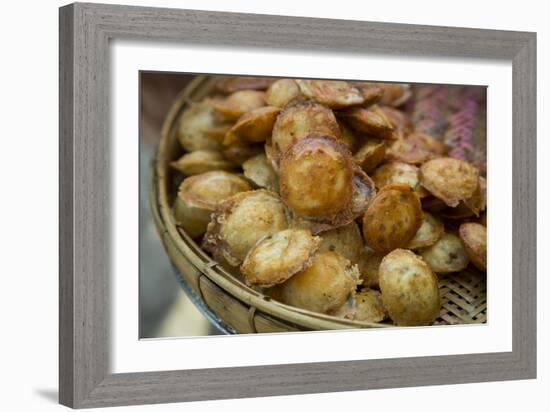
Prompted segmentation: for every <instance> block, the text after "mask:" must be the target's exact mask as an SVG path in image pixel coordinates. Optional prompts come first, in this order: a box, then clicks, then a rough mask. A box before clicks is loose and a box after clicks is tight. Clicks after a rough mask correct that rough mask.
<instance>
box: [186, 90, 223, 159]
mask: <svg viewBox="0 0 550 412" xmlns="http://www.w3.org/2000/svg"><path fill="white" fill-rule="evenodd" d="M217 125H218V120H217V119H216V116H215V113H214V110H213V109H212V100H210V99H205V100H203V101H202V102H200V103H193V104H191V106H190V107H189V108H188V109H187V110H185V112H184V113H183V115H182V116H181V120H180V124H179V127H178V131H177V138H178V141H179V143H180V145H181V147H183V148H184V149H185V150H186V151H188V152H192V151H195V150H219V149H220V148H221V143H220V142H218V141H216V140H214V139H211V138H210V137H208V136H207V135H206V134H205V133H204V129H208V128H212V127H215V126H217Z"/></svg>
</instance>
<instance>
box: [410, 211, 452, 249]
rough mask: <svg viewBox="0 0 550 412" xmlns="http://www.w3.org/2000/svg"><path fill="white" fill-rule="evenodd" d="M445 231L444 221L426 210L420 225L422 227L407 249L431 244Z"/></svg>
mask: <svg viewBox="0 0 550 412" xmlns="http://www.w3.org/2000/svg"><path fill="white" fill-rule="evenodd" d="M443 232H445V227H444V226H443V222H442V221H441V220H439V219H438V218H437V217H435V216H434V215H432V214H431V213H428V212H424V221H423V222H422V226H420V229H418V231H417V232H416V234H415V235H414V237H413V238H412V240H411V241H410V242H409V244H408V245H407V249H419V248H423V247H427V246H431V245H433V244H434V243H435V242H437V241H438V240H439V238H440V237H441V236H443Z"/></svg>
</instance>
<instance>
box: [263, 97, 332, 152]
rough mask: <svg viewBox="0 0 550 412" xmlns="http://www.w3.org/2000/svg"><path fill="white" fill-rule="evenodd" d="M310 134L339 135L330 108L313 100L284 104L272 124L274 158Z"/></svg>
mask: <svg viewBox="0 0 550 412" xmlns="http://www.w3.org/2000/svg"><path fill="white" fill-rule="evenodd" d="M311 135H317V136H325V135H326V136H333V137H335V138H339V137H340V127H339V125H338V122H337V121H336V118H335V117H334V114H333V113H332V110H330V109H328V108H327V107H325V106H323V105H320V104H318V103H314V102H300V103H297V104H292V105H288V106H286V107H285V108H284V110H283V111H282V112H281V113H279V116H277V120H276V121H275V125H274V126H273V134H272V137H271V145H272V147H273V158H274V160H275V161H277V162H278V161H279V157H280V156H281V155H282V154H284V152H285V151H286V150H287V149H288V148H289V147H290V146H291V145H292V144H294V143H295V142H297V141H298V140H300V139H303V138H304V137H307V136H311Z"/></svg>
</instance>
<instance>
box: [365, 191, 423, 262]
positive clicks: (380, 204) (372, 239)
mask: <svg viewBox="0 0 550 412" xmlns="http://www.w3.org/2000/svg"><path fill="white" fill-rule="evenodd" d="M422 220H423V216H422V208H421V206H420V199H419V198H418V196H417V195H416V194H415V193H414V192H413V190H412V189H411V187H410V186H409V185H407V184H402V183H392V184H389V185H386V186H384V187H383V188H382V189H380V191H379V192H378V194H377V195H376V197H375V198H374V199H373V200H372V202H371V203H370V205H369V207H368V209H367V211H366V213H365V215H364V216H363V236H364V238H365V241H366V242H367V245H368V246H370V247H371V248H372V249H374V250H375V251H377V252H389V251H391V250H393V249H396V248H399V247H405V246H407V245H408V244H409V242H410V241H411V240H412V238H413V237H414V235H415V234H416V232H417V231H418V229H419V228H420V226H421V224H422Z"/></svg>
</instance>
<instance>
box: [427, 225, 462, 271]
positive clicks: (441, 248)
mask: <svg viewBox="0 0 550 412" xmlns="http://www.w3.org/2000/svg"><path fill="white" fill-rule="evenodd" d="M420 254H421V255H422V258H423V259H424V261H425V262H426V263H427V264H428V265H429V266H430V268H432V270H433V271H434V272H435V273H437V274H440V275H444V274H446V273H453V272H459V271H461V270H463V269H465V268H466V266H468V261H469V259H468V255H467V254H466V251H465V250H464V245H463V244H462V241H461V240H460V238H459V237H458V236H457V235H455V234H453V233H444V234H443V236H441V237H440V238H439V240H438V241H437V242H435V243H434V244H433V245H432V246H429V247H427V248H425V249H420Z"/></svg>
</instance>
